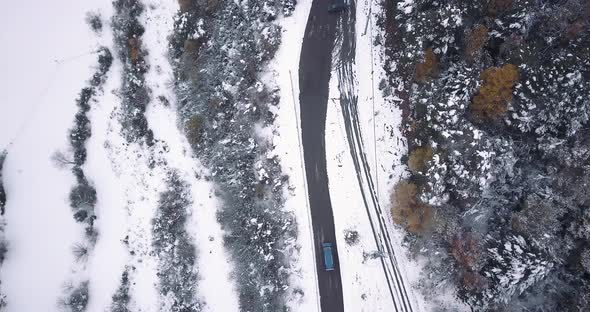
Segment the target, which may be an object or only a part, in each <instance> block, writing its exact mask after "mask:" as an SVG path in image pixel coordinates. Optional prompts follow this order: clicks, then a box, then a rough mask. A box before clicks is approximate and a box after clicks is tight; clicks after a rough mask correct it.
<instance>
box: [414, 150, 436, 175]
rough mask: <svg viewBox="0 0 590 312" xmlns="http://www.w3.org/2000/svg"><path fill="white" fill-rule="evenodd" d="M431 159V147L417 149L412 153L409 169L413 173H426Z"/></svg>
mask: <svg viewBox="0 0 590 312" xmlns="http://www.w3.org/2000/svg"><path fill="white" fill-rule="evenodd" d="M431 159H432V148H431V147H430V146H423V147H417V148H415V149H414V150H412V151H411V152H410V156H409V158H408V167H409V168H410V170H411V171H412V172H413V173H417V172H424V171H426V170H427V164H428V162H429V161H430V160H431Z"/></svg>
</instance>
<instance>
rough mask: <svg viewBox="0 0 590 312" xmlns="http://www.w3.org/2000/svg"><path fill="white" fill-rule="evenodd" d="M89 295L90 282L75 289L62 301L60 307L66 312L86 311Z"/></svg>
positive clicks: (83, 283)
mask: <svg viewBox="0 0 590 312" xmlns="http://www.w3.org/2000/svg"><path fill="white" fill-rule="evenodd" d="M88 295H89V293H88V281H84V282H82V283H80V285H79V286H78V287H77V288H75V289H73V290H72V291H71V292H70V294H69V295H68V296H67V297H66V298H64V299H61V300H60V302H59V305H60V306H61V307H62V308H63V309H64V310H66V311H71V312H82V311H86V306H87V305H88V297H89V296H88Z"/></svg>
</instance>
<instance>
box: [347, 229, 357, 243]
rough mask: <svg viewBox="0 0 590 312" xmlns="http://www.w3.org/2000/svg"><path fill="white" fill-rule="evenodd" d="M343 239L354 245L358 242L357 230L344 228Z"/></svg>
mask: <svg viewBox="0 0 590 312" xmlns="http://www.w3.org/2000/svg"><path fill="white" fill-rule="evenodd" d="M344 241H345V242H346V243H347V244H348V245H356V244H357V243H358V242H359V232H358V231H356V230H344Z"/></svg>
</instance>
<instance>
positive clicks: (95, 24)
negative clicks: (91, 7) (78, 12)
mask: <svg viewBox="0 0 590 312" xmlns="http://www.w3.org/2000/svg"><path fill="white" fill-rule="evenodd" d="M86 23H87V24H88V25H89V26H90V29H92V31H94V32H95V33H97V34H98V33H100V32H101V31H102V19H101V18H100V13H98V12H88V13H86Z"/></svg>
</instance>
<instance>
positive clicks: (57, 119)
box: [0, 0, 102, 312]
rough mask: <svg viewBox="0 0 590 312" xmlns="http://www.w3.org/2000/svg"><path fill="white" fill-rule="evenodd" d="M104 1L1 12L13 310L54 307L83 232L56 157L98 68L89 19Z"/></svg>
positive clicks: (0, 274)
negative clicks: (77, 103)
mask: <svg viewBox="0 0 590 312" xmlns="http://www.w3.org/2000/svg"><path fill="white" fill-rule="evenodd" d="M101 2H102V1H74V2H72V1H64V0H59V1H53V2H51V3H49V2H47V3H45V2H43V3H35V4H34V5H32V4H31V3H25V2H15V3H11V4H10V8H5V9H4V10H2V12H0V39H1V40H2V42H3V46H4V49H3V54H2V58H1V60H0V67H1V68H2V83H0V94H1V95H0V111H1V113H0V127H1V128H0V149H7V151H8V156H7V158H6V163H5V165H4V176H3V181H4V186H5V188H6V191H7V193H8V194H9V195H8V201H7V206H6V215H5V216H4V217H5V219H6V223H7V227H6V239H7V240H8V241H9V252H8V253H7V255H6V261H5V262H4V264H3V266H2V268H1V270H0V280H1V281H2V290H3V291H4V292H5V293H6V295H7V296H8V301H9V307H8V310H9V311H23V312H26V311H51V310H53V309H52V308H51V307H55V306H56V300H57V298H58V296H59V294H60V293H61V291H62V286H63V283H64V277H65V276H68V274H69V273H70V270H71V264H72V263H73V261H74V259H73V255H72V251H71V248H72V246H73V244H74V243H75V242H76V238H77V237H80V236H82V229H81V228H79V226H77V225H76V223H75V221H74V219H73V218H72V213H71V210H70V206H69V203H68V202H67V198H68V194H69V191H70V189H71V187H72V185H73V182H74V178H73V176H72V175H71V173H70V172H68V171H65V170H61V169H58V168H56V167H55V166H54V164H53V163H52V162H51V160H50V158H51V155H52V154H53V153H54V152H55V151H56V150H58V149H63V148H65V147H66V146H67V139H68V135H67V131H68V129H69V128H70V127H71V125H72V120H73V116H74V113H75V111H76V106H75V101H74V99H75V98H76V97H77V94H78V92H79V91H80V89H81V88H82V87H83V86H84V85H85V84H86V80H87V79H88V78H89V77H90V75H91V73H92V72H94V69H93V65H94V64H95V63H96V56H95V55H94V54H91V53H89V52H91V51H93V50H96V41H95V37H94V36H93V35H92V34H91V32H90V30H88V27H87V25H86V23H85V22H84V19H85V13H86V12H87V11H88V8H89V6H95V7H98V6H99V5H101ZM33 21H34V22H33ZM56 61H57V62H56Z"/></svg>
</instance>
